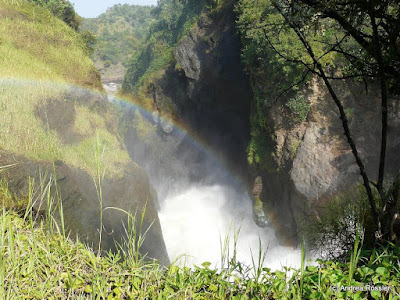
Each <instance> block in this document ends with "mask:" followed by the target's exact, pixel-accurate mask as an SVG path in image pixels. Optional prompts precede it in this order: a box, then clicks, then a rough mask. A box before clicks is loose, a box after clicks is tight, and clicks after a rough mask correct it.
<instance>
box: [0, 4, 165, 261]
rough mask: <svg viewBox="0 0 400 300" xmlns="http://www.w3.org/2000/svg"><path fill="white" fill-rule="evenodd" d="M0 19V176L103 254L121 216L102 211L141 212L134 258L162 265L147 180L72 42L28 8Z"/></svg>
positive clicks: (82, 51)
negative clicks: (60, 214)
mask: <svg viewBox="0 0 400 300" xmlns="http://www.w3.org/2000/svg"><path fill="white" fill-rule="evenodd" d="M0 16H1V18H0V41H1V43H0V65H1V68H0V78H1V80H0V89H1V94H0V119H1V121H0V135H1V137H2V138H1V140H0V166H2V172H1V173H0V177H1V178H4V179H6V181H7V182H8V186H9V188H10V190H11V191H12V192H14V193H16V194H17V195H19V196H22V197H24V196H26V195H28V194H29V193H34V195H35V200H37V201H35V202H34V203H32V204H33V205H34V207H35V209H36V210H38V211H41V210H44V209H45V208H46V207H47V208H49V205H50V204H51V203H53V209H56V207H57V206H59V205H60V204H61V203H62V206H63V208H64V221H65V225H66V228H67V230H71V231H72V236H75V235H76V234H79V236H80V237H81V238H82V239H83V240H86V241H87V242H88V243H89V244H90V245H93V246H94V247H96V244H98V243H99V235H98V229H99V228H102V232H103V231H104V234H102V240H101V243H102V246H103V249H104V250H108V249H114V250H115V247H116V246H115V241H117V242H121V239H123V238H124V234H125V231H124V228H123V226H122V224H121V221H124V222H125V224H127V216H126V214H123V213H121V212H118V211H115V210H111V209H109V210H108V211H104V213H103V209H104V208H106V207H118V208H121V209H124V210H126V211H127V212H129V213H131V214H135V212H136V211H137V212H138V214H140V213H141V212H142V211H143V210H144V209H145V210H146V214H145V218H144V224H143V228H145V229H147V227H149V226H150V225H151V224H152V223H153V222H154V223H153V225H152V226H151V228H150V230H149V233H148V236H149V239H148V241H146V242H145V244H144V245H143V248H142V251H143V253H144V254H145V253H148V255H149V256H150V257H155V258H159V259H160V261H161V263H163V264H165V263H167V261H168V258H167V254H166V250H165V246H164V242H163V238H162V233H161V227H160V224H159V221H158V216H157V212H156V210H155V207H154V204H153V201H152V197H151V195H150V185H149V182H148V178H147V175H146V174H145V172H144V171H143V170H142V169H141V168H140V167H139V166H138V165H137V164H135V163H133V162H132V161H131V160H130V158H129V156H128V154H127V152H126V150H125V148H124V146H123V144H122V143H121V139H120V137H119V135H118V132H117V126H116V125H117V124H118V118H117V114H116V113H115V111H114V109H113V108H112V106H111V105H110V104H109V103H108V102H107V98H106V96H104V95H102V94H100V93H99V92H98V91H99V90H100V91H101V90H102V87H101V83H100V80H99V78H100V77H99V75H98V72H97V71H96V69H95V68H94V66H93V63H92V62H91V60H90V58H89V57H88V53H87V50H86V48H85V47H86V46H85V44H84V42H83V40H82V38H81V36H80V35H79V34H77V33H76V32H75V31H74V30H73V29H71V28H70V27H69V26H68V25H67V24H65V23H64V22H62V21H61V20H59V19H57V18H54V17H53V16H52V14H51V13H50V12H49V11H47V10H46V9H44V8H42V7H39V6H36V5H34V4H32V3H30V2H28V1H22V0H21V1H19V2H18V3H17V4H16V3H15V1H7V0H2V1H0ZM79 86H81V87H79ZM87 88H94V89H97V91H96V90H94V91H90V90H88V89H87ZM47 193H48V195H49V196H51V199H52V200H51V201H50V202H49V201H47V200H46V201H44V199H50V198H47V196H45V194H47ZM25 198H26V197H25ZM43 201H44V202H43ZM50 206H51V205H50ZM49 209H51V208H49ZM101 216H102V219H101ZM101 224H103V226H101ZM138 226H139V224H138ZM106 233H107V234H106Z"/></svg>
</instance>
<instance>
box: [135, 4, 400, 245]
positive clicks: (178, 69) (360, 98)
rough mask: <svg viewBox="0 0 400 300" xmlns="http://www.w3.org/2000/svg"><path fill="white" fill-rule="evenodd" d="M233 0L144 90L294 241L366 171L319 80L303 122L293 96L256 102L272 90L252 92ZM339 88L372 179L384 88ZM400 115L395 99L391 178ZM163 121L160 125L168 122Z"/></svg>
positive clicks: (199, 27)
mask: <svg viewBox="0 0 400 300" xmlns="http://www.w3.org/2000/svg"><path fill="white" fill-rule="evenodd" d="M227 3H228V4H227V5H225V6H222V8H220V9H219V10H213V11H212V12H208V13H203V14H202V15H201V17H200V19H199V20H198V21H197V22H196V24H195V25H194V27H193V29H192V30H191V31H190V32H189V34H188V35H187V36H186V37H185V38H184V39H182V40H181V41H179V42H178V43H177V45H176V47H175V48H174V51H173V61H172V62H171V63H170V64H169V65H168V66H167V67H166V68H164V69H163V70H161V71H158V72H157V74H156V75H155V76H154V77H153V78H152V79H151V80H148V81H145V82H144V85H143V87H144V90H145V92H146V95H147V97H148V98H150V99H151V100H152V106H153V109H154V110H155V111H158V113H157V114H156V115H155V118H156V119H157V118H160V117H162V116H168V117H172V118H173V119H174V120H175V121H176V122H178V123H180V122H181V123H184V124H189V128H190V130H191V131H193V132H195V133H196V134H198V136H199V137H200V139H201V140H202V141H203V142H204V143H205V144H206V145H207V146H209V147H210V148H211V149H213V150H214V151H215V152H216V153H217V157H218V158H222V159H224V160H225V162H226V163H227V164H228V165H229V166H230V167H231V170H233V171H235V172H236V173H239V174H240V176H241V177H242V179H244V181H245V182H246V183H247V186H248V190H249V191H251V192H250V194H252V197H253V200H254V219H255V221H256V222H258V223H260V224H261V225H263V224H262V222H261V221H262V220H263V219H265V218H267V219H268V222H269V223H272V224H274V225H275V227H276V229H277V233H278V236H279V238H280V239H281V240H282V241H283V242H285V243H289V244H292V245H296V244H297V242H298V236H299V235H298V234H299V232H298V231H299V224H300V223H301V222H302V221H303V220H304V219H305V218H307V217H308V216H310V215H312V216H315V215H318V212H317V208H318V207H321V206H324V205H326V204H327V203H328V202H329V199H331V197H332V196H335V195H338V194H339V193H341V192H344V191H346V190H348V189H350V188H353V187H354V186H355V185H356V183H357V182H359V180H360V177H359V171H358V168H357V166H356V164H355V161H354V158H353V156H352V153H351V151H350V149H349V147H348V145H347V143H346V141H345V139H344V135H343V129H342V127H341V123H340V120H339V117H338V113H337V109H336V107H335V105H334V103H333V101H332V100H331V98H330V95H329V94H328V93H327V91H326V88H325V87H324V85H323V84H322V83H321V82H320V81H319V80H318V79H316V78H313V79H312V80H311V82H310V83H309V84H307V85H306V86H305V87H304V88H303V89H302V90H301V97H302V98H303V99H304V105H305V107H307V114H306V115H305V116H304V119H302V120H299V119H298V118H297V116H296V114H294V113H293V112H292V111H290V109H288V105H287V103H288V102H289V101H290V97H289V96H287V97H281V99H280V100H279V101H277V102H275V103H273V104H272V105H271V106H269V107H261V106H260V105H259V103H258V102H259V100H260V99H259V95H257V93H255V92H254V84H256V85H257V84H260V86H258V88H259V89H265V87H262V86H261V85H262V83H259V82H252V86H251V85H250V83H251V81H250V79H249V78H248V77H247V76H246V74H245V73H244V72H243V70H242V62H241V59H240V53H241V50H242V48H241V47H242V45H241V44H240V41H239V38H238V35H237V31H236V26H235V19H236V16H235V13H234V12H233V10H234V9H233V7H234V5H233V4H232V3H231V4H229V1H228V2H227ZM282 76H284V75H282ZM265 80H266V81H268V78H265ZM334 87H335V89H336V91H337V93H338V95H339V96H340V98H341V99H342V100H343V102H344V105H345V108H346V113H347V114H348V115H349V119H350V126H351V131H352V133H353V136H354V137H355V140H356V143H357V147H359V150H360V152H361V156H362V158H363V159H364V160H365V162H366V167H367V170H368V172H369V173H370V174H371V175H370V176H371V178H374V176H375V174H374V172H375V173H377V172H376V170H377V163H378V158H379V139H380V138H379V137H380V126H379V125H377V124H379V123H380V113H379V109H377V107H379V106H378V105H379V99H380V98H379V94H378V91H379V90H378V88H376V87H375V84H374V83H373V82H370V83H369V84H368V86H365V85H364V84H363V83H361V82H358V81H353V80H346V81H341V82H335V83H334ZM272 88H274V87H273V86H272ZM276 89H278V87H276ZM399 109H400V108H399V105H398V101H397V102H396V101H393V102H391V109H390V111H391V115H390V121H389V125H390V126H389V144H388V157H387V162H388V172H391V171H394V170H396V168H398V167H399V165H400V161H399V157H398V155H397V153H399V150H400V140H399V126H398V125H399V121H400V115H399V113H400V110H399ZM254 115H262V118H263V120H262V123H263V126H262V127H261V128H256V127H255V126H254V122H253V120H252V118H254ZM158 123H159V125H161V128H162V127H163V124H162V119H158ZM250 132H251V135H250ZM251 137H252V139H251V140H250V138H251ZM254 137H256V138H258V139H259V141H257V142H256V143H259V144H258V145H256V147H258V149H257V151H258V152H257V151H254V149H253V148H254V144H253V142H254ZM260 140H261V141H260ZM128 148H129V146H128ZM256 152H257V153H256ZM260 182H261V183H260ZM264 225H265V224H264Z"/></svg>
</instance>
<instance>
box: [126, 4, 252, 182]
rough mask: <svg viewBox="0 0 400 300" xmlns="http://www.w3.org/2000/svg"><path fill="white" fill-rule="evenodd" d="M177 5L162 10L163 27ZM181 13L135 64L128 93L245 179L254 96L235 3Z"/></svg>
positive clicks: (197, 7) (190, 7)
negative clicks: (193, 136)
mask: <svg viewBox="0 0 400 300" xmlns="http://www.w3.org/2000/svg"><path fill="white" fill-rule="evenodd" d="M173 5H175V4H174V2H173V1H165V2H164V4H163V5H161V6H160V7H159V8H158V9H159V10H160V11H161V13H160V14H161V16H162V17H161V19H159V23H163V22H165V21H164V19H163V17H165V15H166V12H164V11H163V10H166V11H167V12H170V11H171V8H170V7H173ZM178 8H179V7H178ZM178 8H177V9H175V10H172V11H175V12H176V13H177V14H178V15H177V16H175V20H176V21H175V23H173V24H172V25H171V26H172V28H173V29H172V30H171V31H163V30H160V29H159V30H158V31H155V33H154V37H153V38H151V39H150V41H149V45H148V46H146V47H145V48H144V49H143V50H142V51H141V53H140V54H139V55H138V57H137V58H135V59H134V60H133V61H132V65H131V67H130V69H129V70H128V72H127V76H126V77H125V82H124V90H125V91H126V92H131V93H133V94H134V95H135V98H136V99H139V100H138V101H141V104H142V105H143V106H145V107H149V108H150V109H152V110H154V111H157V112H158V113H159V114H160V115H159V118H162V117H163V116H166V117H171V118H172V119H174V120H175V121H176V122H177V123H178V124H179V123H182V124H185V125H186V126H188V127H189V129H190V130H191V131H192V132H194V133H195V134H196V135H197V136H198V137H199V139H200V140H201V141H202V143H204V144H205V145H206V147H209V148H211V149H212V150H213V151H214V152H215V153H216V155H217V156H218V158H220V159H221V160H223V161H225V163H227V164H228V165H230V167H232V168H234V169H235V170H236V171H239V172H242V175H244V174H245V173H246V166H245V165H246V162H245V148H246V146H247V142H248V138H249V133H248V116H249V110H250V100H251V91H250V87H249V84H248V80H247V78H246V76H245V75H244V73H243V72H242V70H241V64H240V44H239V39H238V37H237V36H236V32H235V27H234V18H235V16H234V14H233V3H232V2H229V3H227V4H226V5H225V6H223V7H222V8H215V9H214V10H213V12H211V11H210V9H212V7H209V6H207V2H206V1H204V2H201V1H200V2H195V1H189V2H188V3H187V4H186V6H184V7H181V8H180V10H179V9H178ZM202 12H204V13H202ZM206 12H207V13H206ZM179 13H180V14H181V15H180V14H179ZM167 19H168V20H170V19H173V18H172V17H171V18H167ZM159 26H161V25H159ZM160 28H164V27H160ZM155 43H156V44H157V46H158V48H157V47H156V48H155V50H154V47H152V46H151V45H153V44H155ZM161 123H162V122H161ZM161 125H162V124H161ZM244 177H246V176H244Z"/></svg>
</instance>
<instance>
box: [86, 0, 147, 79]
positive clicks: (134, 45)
mask: <svg viewBox="0 0 400 300" xmlns="http://www.w3.org/2000/svg"><path fill="white" fill-rule="evenodd" d="M152 9H153V7H150V6H139V5H127V4H124V5H121V4H118V5H115V6H113V7H111V8H109V9H108V10H107V11H106V12H105V13H104V14H102V15H100V16H99V17H97V18H91V19H84V20H83V23H82V30H83V31H85V30H88V31H91V32H93V33H94V35H95V36H96V45H95V50H94V53H93V55H92V57H93V60H94V62H95V65H96V67H97V68H98V69H99V70H100V73H101V74H102V78H103V79H105V80H122V79H123V77H124V75H125V71H126V68H127V67H128V66H129V61H130V60H131V58H132V56H133V55H135V54H136V53H137V52H138V51H139V49H140V47H141V46H142V44H143V42H144V40H145V38H146V37H147V35H148V32H149V29H150V25H151V23H152V22H153V21H154V18H153V16H152V14H151V11H152Z"/></svg>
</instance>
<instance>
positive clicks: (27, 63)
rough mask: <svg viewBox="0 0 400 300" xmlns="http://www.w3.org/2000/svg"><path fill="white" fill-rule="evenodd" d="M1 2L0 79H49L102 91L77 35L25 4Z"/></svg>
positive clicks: (39, 9) (33, 6)
mask: <svg viewBox="0 0 400 300" xmlns="http://www.w3.org/2000/svg"><path fill="white" fill-rule="evenodd" d="M13 3H16V1H9V0H1V1H0V16H1V18H0V37H1V43H0V64H1V69H0V76H1V77H2V78H21V79H35V80H37V79H52V81H57V82H68V83H71V84H75V85H79V86H86V87H92V88H95V89H101V85H100V82H99V80H98V79H99V76H98V73H97V71H96V69H95V68H94V66H93V63H92V61H91V60H90V57H89V56H88V54H87V49H86V45H85V43H84V41H83V39H82V38H81V36H80V35H79V34H77V33H76V32H75V31H74V30H73V29H72V28H70V27H69V26H68V25H67V24H66V23H64V22H63V21H62V20H60V19H58V18H55V17H54V16H53V15H52V14H51V12H50V11H48V10H47V9H45V8H42V7H39V6H37V5H35V4H33V3H30V2H28V1H23V0H20V1H19V2H18V3H19V5H15V4H13Z"/></svg>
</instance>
